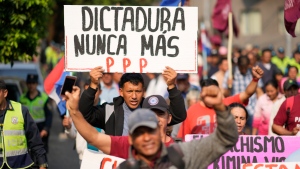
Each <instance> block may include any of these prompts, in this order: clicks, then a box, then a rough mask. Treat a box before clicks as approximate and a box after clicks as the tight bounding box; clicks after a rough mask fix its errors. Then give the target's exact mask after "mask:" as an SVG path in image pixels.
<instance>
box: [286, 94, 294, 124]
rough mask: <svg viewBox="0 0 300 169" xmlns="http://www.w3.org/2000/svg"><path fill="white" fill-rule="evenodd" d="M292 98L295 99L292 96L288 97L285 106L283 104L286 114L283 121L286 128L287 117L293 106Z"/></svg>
mask: <svg viewBox="0 0 300 169" xmlns="http://www.w3.org/2000/svg"><path fill="white" fill-rule="evenodd" d="M294 100H295V97H294V96H292V97H289V98H287V99H286V106H285V108H286V109H285V110H286V115H287V119H286V122H285V128H286V129H287V130H288V121H289V117H290V114H291V111H292V108H293V106H294Z"/></svg>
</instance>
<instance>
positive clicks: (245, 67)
mask: <svg viewBox="0 0 300 169" xmlns="http://www.w3.org/2000/svg"><path fill="white" fill-rule="evenodd" d="M238 68H239V70H240V72H241V74H242V75H246V73H247V71H248V66H247V65H246V66H238Z"/></svg>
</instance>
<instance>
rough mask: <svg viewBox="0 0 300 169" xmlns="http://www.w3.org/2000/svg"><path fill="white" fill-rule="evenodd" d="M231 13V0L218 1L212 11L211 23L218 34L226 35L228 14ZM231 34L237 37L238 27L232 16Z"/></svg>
mask: <svg viewBox="0 0 300 169" xmlns="http://www.w3.org/2000/svg"><path fill="white" fill-rule="evenodd" d="M229 12H231V13H232V8H231V0H218V1H217V3H216V5H215V7H214V11H213V16H212V21H213V27H214V28H215V29H217V30H218V31H220V32H222V33H223V32H227V33H228V14H229ZM232 21H233V32H234V34H235V36H238V32H239V30H238V27H237V25H236V21H235V19H234V16H233V14H232Z"/></svg>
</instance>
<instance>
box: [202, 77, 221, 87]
mask: <svg viewBox="0 0 300 169" xmlns="http://www.w3.org/2000/svg"><path fill="white" fill-rule="evenodd" d="M213 85H214V86H217V87H219V84H218V82H217V81H216V80H215V79H211V78H208V79H202V80H201V81H200V86H201V88H203V87H208V86H213Z"/></svg>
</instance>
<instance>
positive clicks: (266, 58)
mask: <svg viewBox="0 0 300 169" xmlns="http://www.w3.org/2000/svg"><path fill="white" fill-rule="evenodd" d="M271 57H272V53H271V52H268V51H267V52H265V53H264V54H263V56H262V61H263V62H264V63H270V62H271Z"/></svg>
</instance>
